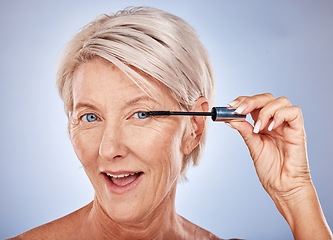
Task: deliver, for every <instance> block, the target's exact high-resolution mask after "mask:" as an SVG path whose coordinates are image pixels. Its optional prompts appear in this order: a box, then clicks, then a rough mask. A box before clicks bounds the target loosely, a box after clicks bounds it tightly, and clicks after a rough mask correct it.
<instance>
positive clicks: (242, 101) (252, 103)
mask: <svg viewBox="0 0 333 240" xmlns="http://www.w3.org/2000/svg"><path fill="white" fill-rule="evenodd" d="M273 100H274V96H273V95H272V94H270V93H264V94H259V95H254V96H252V97H239V98H236V101H238V102H237V103H236V104H234V105H233V106H232V107H234V108H236V110H235V113H238V114H248V113H250V112H252V111H253V110H255V109H261V108H263V107H264V106H265V105H267V104H268V103H270V102H272V101H273Z"/></svg>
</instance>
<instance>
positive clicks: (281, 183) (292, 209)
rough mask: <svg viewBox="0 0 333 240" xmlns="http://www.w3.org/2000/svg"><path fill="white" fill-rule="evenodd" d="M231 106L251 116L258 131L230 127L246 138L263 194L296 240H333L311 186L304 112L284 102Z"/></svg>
mask: <svg viewBox="0 0 333 240" xmlns="http://www.w3.org/2000/svg"><path fill="white" fill-rule="evenodd" d="M230 105H231V106H232V107H234V108H237V109H236V112H238V113H242V114H248V113H251V115H252V118H253V120H254V121H255V126H254V127H252V126H251V124H249V123H248V122H230V126H231V127H233V128H235V129H237V130H238V131H239V133H240V134H241V136H242V137H243V138H244V141H245V143H246V145H247V146H248V148H249V151H250V155H251V157H252V159H253V163H254V166H255V168H256V172H257V175H258V177H259V180H260V182H261V184H262V185H263V187H264V189H265V190H266V191H267V193H268V194H269V195H270V197H271V198H272V199H273V201H274V203H275V205H276V207H277V208H278V210H279V211H280V213H281V214H282V216H283V217H284V218H285V219H286V221H287V222H288V224H289V226H290V228H291V231H292V233H293V235H294V238H295V239H318V240H319V239H332V232H331V230H330V228H329V226H328V224H327V222H326V219H325V217H324V214H323V212H322V210H321V207H320V203H319V201H318V198H317V194H316V191H315V188H314V186H313V184H312V181H311V176H310V170H309V165H308V158H307V149H306V134H305V130H304V124H303V117H302V112H301V110H300V108H299V107H296V106H292V105H291V103H290V102H289V100H288V99H287V98H285V97H281V98H277V99H275V98H274V97H273V95H272V94H260V95H256V96H252V97H244V96H242V97H238V98H237V99H235V100H234V101H233V102H231V103H230Z"/></svg>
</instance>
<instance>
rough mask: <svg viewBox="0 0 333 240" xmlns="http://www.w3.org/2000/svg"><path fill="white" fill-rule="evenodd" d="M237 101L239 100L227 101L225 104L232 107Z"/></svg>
mask: <svg viewBox="0 0 333 240" xmlns="http://www.w3.org/2000/svg"><path fill="white" fill-rule="evenodd" d="M237 103H239V101H238V100H234V101H232V102H230V103H228V104H227V105H229V106H230V107H232V106H234V105H236V104H237Z"/></svg>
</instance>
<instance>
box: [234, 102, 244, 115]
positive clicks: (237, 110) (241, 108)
mask: <svg viewBox="0 0 333 240" xmlns="http://www.w3.org/2000/svg"><path fill="white" fill-rule="evenodd" d="M245 108H247V105H246V104H245V103H243V104H241V105H240V106H239V107H238V108H237V109H236V110H235V113H238V114H241V113H242V112H243V111H244V110H245Z"/></svg>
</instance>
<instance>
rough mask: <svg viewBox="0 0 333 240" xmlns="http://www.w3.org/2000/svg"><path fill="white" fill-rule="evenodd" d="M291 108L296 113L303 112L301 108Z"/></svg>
mask: <svg viewBox="0 0 333 240" xmlns="http://www.w3.org/2000/svg"><path fill="white" fill-rule="evenodd" d="M291 108H292V109H293V110H294V111H296V112H297V113H299V114H302V110H301V108H300V107H299V106H292V107H291Z"/></svg>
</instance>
